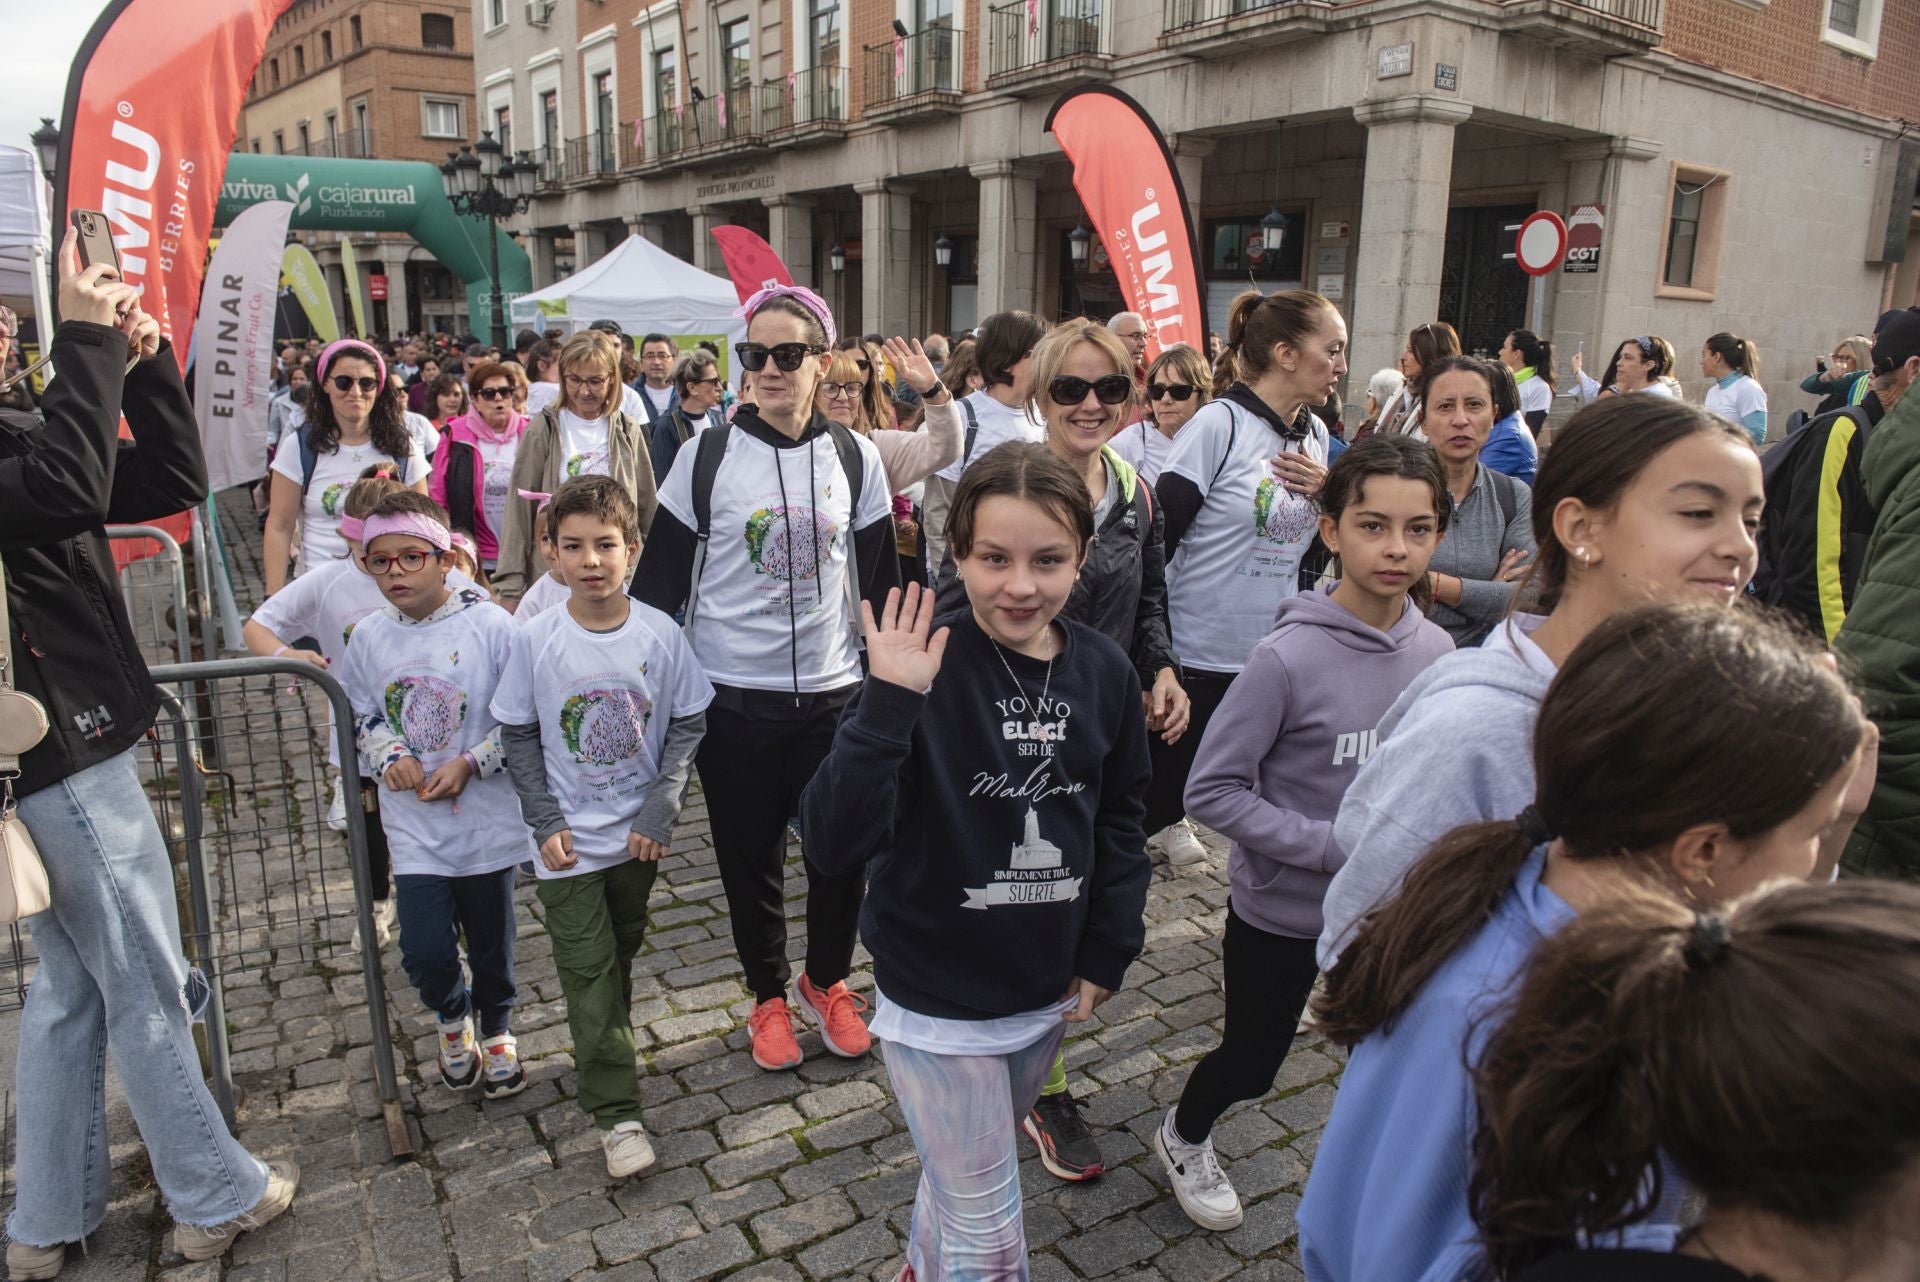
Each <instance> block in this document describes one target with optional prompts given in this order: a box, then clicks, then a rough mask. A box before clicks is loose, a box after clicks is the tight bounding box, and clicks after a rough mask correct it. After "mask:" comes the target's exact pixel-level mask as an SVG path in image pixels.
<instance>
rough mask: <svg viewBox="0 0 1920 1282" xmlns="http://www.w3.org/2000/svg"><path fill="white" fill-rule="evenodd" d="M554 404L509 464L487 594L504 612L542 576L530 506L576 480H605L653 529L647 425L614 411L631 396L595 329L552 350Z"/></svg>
mask: <svg viewBox="0 0 1920 1282" xmlns="http://www.w3.org/2000/svg"><path fill="white" fill-rule="evenodd" d="M560 387H561V395H560V399H558V400H556V401H553V402H551V403H550V404H548V405H547V406H546V407H545V408H543V409H542V410H541V411H540V412H539V413H538V414H535V415H533V416H531V418H530V421H529V422H528V424H527V428H526V431H525V433H524V434H523V435H522V436H521V438H520V446H519V449H518V450H517V451H516V452H515V454H514V458H513V479H512V480H511V482H510V483H509V484H510V494H509V497H508V500H507V508H506V518H505V524H504V525H503V526H502V527H501V530H500V557H499V561H498V563H497V566H496V569H495V572H494V575H493V588H494V591H495V592H497V593H499V594H500V599H501V601H502V602H504V603H507V604H508V608H509V609H511V608H512V603H515V602H518V601H519V600H520V595H521V593H523V592H525V591H526V590H527V588H528V587H529V586H530V585H531V584H533V583H534V582H535V581H536V580H537V579H538V578H539V577H540V576H541V575H542V574H544V573H546V568H545V566H544V564H542V563H539V562H538V560H537V557H538V545H537V542H536V540H535V539H534V537H533V530H534V514H535V511H536V509H537V505H538V502H539V501H538V500H537V499H526V498H518V497H513V496H515V495H525V494H542V495H545V494H552V493H553V492H554V491H556V490H558V489H559V488H560V486H561V484H562V483H563V482H566V481H570V480H572V479H573V478H574V477H576V476H590V475H597V476H611V477H612V478H613V479H614V480H616V481H618V482H620V484H621V486H622V487H624V488H625V489H626V491H627V497H629V498H631V499H632V500H633V506H634V508H635V509H636V510H637V511H638V512H639V513H640V535H641V537H642V538H645V537H646V534H647V530H648V529H649V528H650V527H651V526H652V525H653V509H654V481H653V458H652V456H651V454H650V453H649V452H648V449H647V420H646V418H645V416H644V415H641V414H633V413H629V412H628V411H626V410H625V409H623V408H621V406H622V393H627V394H631V395H634V396H635V397H636V398H637V397H638V393H635V392H634V391H633V389H632V388H630V387H628V386H627V385H626V384H624V383H622V382H621V381H620V348H619V346H618V344H617V343H616V341H615V340H614V339H613V338H611V337H609V336H608V335H606V334H603V333H600V332H599V331H598V330H591V329H585V330H581V331H580V332H579V333H577V334H575V335H574V336H573V337H572V338H569V339H568V340H567V345H566V346H565V347H563V348H561V349H560Z"/></svg>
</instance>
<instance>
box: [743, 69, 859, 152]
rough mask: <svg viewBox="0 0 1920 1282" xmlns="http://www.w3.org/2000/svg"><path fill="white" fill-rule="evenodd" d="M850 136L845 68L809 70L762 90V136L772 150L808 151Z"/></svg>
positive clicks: (780, 80) (779, 79)
mask: <svg viewBox="0 0 1920 1282" xmlns="http://www.w3.org/2000/svg"><path fill="white" fill-rule="evenodd" d="M846 133H847V78H846V71H845V69H844V68H841V67H808V68H807V69H806V70H804V71H792V72H788V73H787V74H786V75H785V76H778V77H775V78H774V79H772V80H769V81H767V82H766V83H765V84H763V85H761V86H760V134H761V138H762V140H763V141H764V143H765V145H766V146H768V147H804V146H808V145H810V144H813V143H819V142H831V141H833V140H835V139H838V138H844V137H845V136H846Z"/></svg>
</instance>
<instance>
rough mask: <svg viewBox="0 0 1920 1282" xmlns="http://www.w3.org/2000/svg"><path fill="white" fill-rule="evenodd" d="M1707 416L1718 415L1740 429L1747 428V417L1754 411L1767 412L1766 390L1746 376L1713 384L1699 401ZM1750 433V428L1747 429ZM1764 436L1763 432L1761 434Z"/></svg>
mask: <svg viewBox="0 0 1920 1282" xmlns="http://www.w3.org/2000/svg"><path fill="white" fill-rule="evenodd" d="M1701 404H1702V405H1703V406H1704V407H1705V408H1706V411H1707V413H1709V414H1718V415H1720V417H1722V418H1730V419H1732V420H1733V421H1734V422H1736V423H1738V424H1740V426H1742V427H1746V426H1747V422H1746V420H1747V415H1749V414H1752V413H1755V412H1756V411H1757V412H1759V413H1761V414H1764V413H1766V412H1767V389H1766V388H1764V387H1762V386H1760V384H1758V383H1756V382H1755V381H1754V380H1753V379H1752V378H1751V377H1749V376H1748V375H1746V374H1742V375H1740V377H1738V378H1736V379H1734V380H1733V381H1732V382H1731V383H1727V384H1725V385H1722V384H1721V383H1719V382H1717V381H1716V382H1715V383H1714V384H1713V385H1712V386H1710V387H1708V388H1707V394H1706V397H1705V398H1704V399H1703V400H1702V401H1701ZM1747 430H1748V432H1749V433H1751V432H1752V430H1753V429H1752V428H1747ZM1761 435H1762V436H1763V437H1764V436H1765V433H1764V431H1763V432H1762V434H1761Z"/></svg>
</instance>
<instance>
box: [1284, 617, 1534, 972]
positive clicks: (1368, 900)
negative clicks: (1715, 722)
mask: <svg viewBox="0 0 1920 1282" xmlns="http://www.w3.org/2000/svg"><path fill="white" fill-rule="evenodd" d="M1543 622H1545V616H1544V615H1537V614H1516V615H1513V616H1512V617H1511V619H1510V620H1509V621H1508V623H1504V624H1502V625H1500V626H1498V627H1496V628H1495V629H1494V630H1493V632H1492V633H1491V634H1489V635H1488V637H1487V639H1486V641H1485V643H1484V644H1482V645H1481V646H1480V647H1479V648H1478V649H1469V650H1458V651H1455V652H1454V653H1453V654H1450V655H1448V656H1447V657H1446V658H1444V659H1442V660H1440V662H1438V663H1436V664H1434V665H1433V666H1432V667H1431V668H1428V669H1427V670H1426V672H1424V673H1422V674H1421V675H1420V678H1419V679H1418V680H1416V681H1415V682H1414V683H1413V684H1412V685H1410V686H1408V687H1407V690H1406V693H1405V694H1402V695H1401V696H1400V698H1399V700H1398V701H1397V702H1396V703H1395V704H1394V705H1393V707H1392V708H1391V709H1389V710H1388V712H1387V715H1386V716H1385V717H1383V718H1382V719H1381V721H1380V745H1379V747H1377V748H1375V749H1374V751H1373V755H1372V756H1371V757H1370V758H1369V759H1368V761H1367V765H1366V768H1365V769H1363V770H1362V771H1360V776H1359V778H1357V779H1355V780H1354V781H1353V786H1352V787H1351V788H1349V789H1347V795H1346V799H1345V800H1344V801H1342V802H1341V803H1340V813H1339V816H1338V817H1337V818H1335V820H1334V822H1333V832H1334V838H1335V840H1337V841H1338V842H1339V843H1340V844H1341V846H1342V847H1344V848H1345V849H1346V850H1347V851H1349V852H1350V854H1349V857H1348V859H1347V862H1346V865H1345V866H1344V867H1342V868H1341V869H1340V872H1339V875H1338V876H1336V877H1335V878H1334V879H1333V884H1332V885H1331V886H1329V887H1328V888H1327V900H1326V926H1325V928H1324V929H1323V930H1322V931H1321V932H1320V950H1319V955H1320V969H1322V970H1330V969H1332V967H1333V964H1334V962H1335V961H1336V960H1338V959H1339V955H1340V950H1341V949H1342V948H1345V947H1346V946H1347V942H1348V940H1349V939H1350V938H1351V937H1352V932H1353V931H1354V930H1355V928H1357V927H1358V926H1359V924H1360V920H1361V918H1363V917H1365V916H1366V915H1367V914H1368V913H1370V912H1372V911H1373V910H1374V909H1375V908H1377V907H1379V906H1380V905H1381V904H1383V903H1385V902H1386V901H1387V900H1388V899H1390V898H1391V897H1392V896H1393V895H1394V893H1395V892H1397V891H1398V890H1399V888H1400V883H1401V881H1402V880H1404V879H1405V877H1406V875H1407V870H1408V869H1410V868H1412V867H1413V866H1414V864H1416V863H1418V862H1419V861H1420V857H1421V856H1422V855H1424V854H1426V853H1427V851H1428V849H1429V848H1431V847H1432V846H1433V844H1434V843H1435V842H1437V841H1438V840H1440V838H1442V837H1444V836H1446V835H1447V833H1449V832H1451V831H1453V829H1455V828H1457V827H1459V826H1460V825H1461V824H1469V823H1483V822H1486V821H1488V820H1493V819H1511V818H1513V816H1515V815H1517V814H1519V813H1520V812H1521V810H1523V809H1525V808H1526V807H1527V806H1529V805H1531V804H1532V803H1533V791H1534V789H1533V783H1534V779H1533V723H1534V721H1535V720H1536V719H1538V717H1539V715H1540V701H1541V700H1542V699H1543V698H1545V697H1546V693H1547V686H1548V685H1549V684H1551V682H1552V681H1553V677H1554V672H1555V669H1554V666H1553V663H1552V661H1551V660H1549V659H1548V658H1547V656H1546V655H1545V654H1543V653H1541V651H1540V647H1538V646H1536V645H1535V644H1534V643H1533V641H1532V639H1531V638H1530V637H1529V636H1528V635H1527V634H1529V633H1531V632H1532V631H1533V630H1534V629H1535V628H1537V627H1539V626H1540V624H1541V623H1543ZM1516 633H1517V635H1516Z"/></svg>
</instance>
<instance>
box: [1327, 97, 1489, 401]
mask: <svg viewBox="0 0 1920 1282" xmlns="http://www.w3.org/2000/svg"><path fill="white" fill-rule="evenodd" d="M1472 114H1473V108H1472V107H1471V106H1469V105H1467V104H1466V103H1462V102H1456V101H1453V100H1452V99H1444V98H1432V97H1425V96H1422V95H1418V94H1411V95H1408V96H1406V97H1403V98H1389V99H1385V100H1383V101H1375V102H1363V103H1360V104H1359V105H1358V106H1356V107H1355V108H1354V109H1353V115H1354V119H1356V120H1358V121H1359V122H1360V123H1361V124H1363V125H1365V126H1366V127H1367V170H1366V181H1365V191H1366V199H1365V201H1364V203H1363V204H1362V205H1361V207H1360V227H1359V229H1358V230H1359V235H1358V237H1357V242H1358V243H1357V250H1356V254H1357V258H1356V263H1355V272H1354V288H1353V295H1354V297H1353V310H1352V315H1353V332H1352V334H1351V336H1350V337H1351V340H1352V350H1353V357H1352V366H1353V368H1354V369H1380V368H1382V367H1384V366H1388V365H1392V364H1393V363H1394V359H1395V358H1396V357H1397V356H1399V354H1400V347H1401V344H1402V343H1403V342H1404V340H1405V337H1406V334H1407V331H1408V330H1410V329H1412V328H1413V327H1414V326H1415V325H1418V324H1420V323H1422V322H1423V321H1430V320H1432V319H1434V317H1435V316H1436V315H1437V314H1438V311H1439V306H1440V269H1441V265H1442V261H1443V260H1444V258H1445V256H1446V241H1447V203H1448V195H1449V193H1450V192H1451V190H1452V185H1453V131H1454V129H1455V128H1456V127H1457V126H1458V125H1459V124H1460V123H1461V122H1462V121H1464V120H1465V119H1466V118H1467V117H1468V116H1470V115H1472Z"/></svg>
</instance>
